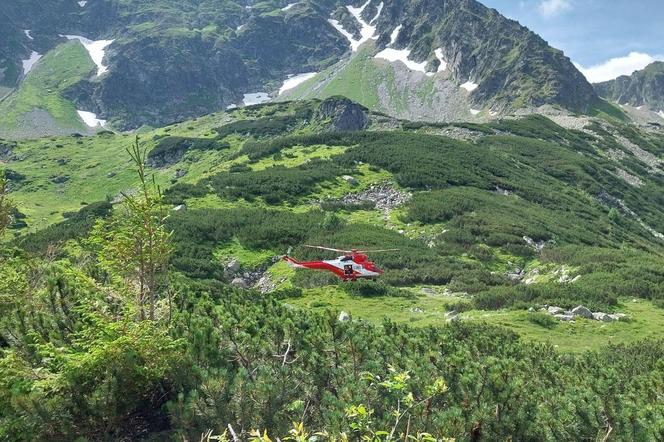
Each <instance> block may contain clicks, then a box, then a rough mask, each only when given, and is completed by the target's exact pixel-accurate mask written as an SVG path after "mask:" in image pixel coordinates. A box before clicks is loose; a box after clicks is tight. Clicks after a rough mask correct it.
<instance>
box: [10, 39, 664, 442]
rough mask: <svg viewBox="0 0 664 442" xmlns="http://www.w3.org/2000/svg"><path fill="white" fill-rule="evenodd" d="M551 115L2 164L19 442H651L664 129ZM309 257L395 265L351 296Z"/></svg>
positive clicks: (375, 119)
mask: <svg viewBox="0 0 664 442" xmlns="http://www.w3.org/2000/svg"><path fill="white" fill-rule="evenodd" d="M69 48H70V49H72V50H76V49H77V48H78V46H77V45H76V44H74V43H71V44H70V47H69ZM551 118H552V119H549V118H546V117H543V116H537V115H529V116H525V117H509V118H503V119H498V120H496V121H493V122H489V123H484V124H473V123H426V122H412V121H406V120H398V119H395V118H393V117H389V116H386V115H384V114H381V113H376V112H373V111H371V110H369V109H367V108H366V107H363V106H361V105H359V104H357V103H354V102H352V101H350V100H348V99H346V98H342V97H331V98H328V99H325V100H301V101H291V102H279V103H268V104H262V105H256V106H247V107H243V108H238V109H233V110H230V111H228V112H220V113H213V114H209V115H206V116H203V117H201V118H197V119H194V120H189V121H184V122H181V123H177V124H173V125H169V126H166V127H163V128H159V129H150V130H143V131H141V132H140V134H138V144H137V149H136V150H131V149H130V147H131V145H132V143H133V142H134V141H135V137H136V135H137V134H134V133H125V134H121V133H113V132H109V131H101V132H99V133H97V134H94V135H85V134H78V135H75V136H58V137H49V138H41V139H36V140H20V141H6V140H3V141H0V166H1V168H2V169H3V170H4V175H5V176H6V177H7V178H8V188H9V194H8V196H9V198H10V199H11V201H13V203H14V205H15V206H16V209H15V210H13V209H12V210H10V211H9V213H11V214H12V218H13V220H12V224H11V225H10V226H9V229H8V232H9V233H8V234H7V235H6V236H5V239H6V240H7V242H3V243H0V263H1V264H2V265H0V313H1V314H0V439H6V440H20V441H22V440H26V441H27V440H35V439H36V440H68V439H72V438H77V437H78V438H84V439H87V440H97V439H104V438H105V439H114V440H137V439H138V440H182V439H183V438H185V439H187V440H197V439H200V438H201V435H203V440H206V436H205V434H208V435H209V434H210V433H206V432H208V431H209V430H211V431H212V434H213V435H221V434H223V433H224V431H225V430H228V431H231V430H232V431H233V432H236V433H237V434H238V435H239V436H238V437H240V438H242V440H244V439H250V438H251V437H252V436H250V435H251V434H254V436H253V437H254V438H255V437H256V436H255V435H256V433H255V432H252V430H253V429H265V430H266V431H268V432H269V434H270V435H272V436H274V435H277V434H282V435H283V434H291V435H294V434H299V435H303V434H304V436H302V437H303V438H304V439H303V440H311V439H310V438H309V436H308V435H307V434H310V433H313V432H314V431H318V430H320V431H321V434H323V435H325V434H328V435H337V434H353V435H356V436H358V437H360V436H361V435H366V436H367V437H369V436H370V435H372V434H374V435H375V434H376V433H377V432H379V433H380V434H383V433H382V429H384V428H387V429H388V431H387V432H386V433H387V434H389V431H393V432H394V433H395V434H399V440H401V438H403V437H405V436H406V434H409V432H411V431H412V432H420V433H422V432H426V433H430V434H434V435H436V437H438V438H442V437H454V438H456V439H457V440H473V439H476V440H502V439H508V438H515V439H520V440H526V439H528V440H588V439H592V438H594V437H596V436H597V435H600V436H601V437H604V436H606V435H607V434H611V435H614V436H612V437H615V440H632V439H634V438H635V437H636V438H637V439H643V440H649V439H652V438H653V437H654V438H655V439H657V438H659V437H660V436H662V434H661V427H660V426H658V425H659V422H662V420H663V419H664V411H663V410H662V409H661V407H658V406H653V404H655V403H656V402H657V401H655V400H653V398H656V397H658V396H659V395H661V394H662V389H661V382H660V379H661V359H662V354H663V350H662V348H663V347H662V345H663V344H662V342H661V336H662V333H664V310H663V306H664V298H663V297H662V293H664V290H662V287H664V274H662V272H661V269H662V265H663V264H664V261H663V260H664V258H663V256H664V236H663V235H662V233H661V232H664V223H663V221H662V220H663V219H664V217H663V216H662V215H663V213H662V212H663V211H664V206H662V204H661V194H662V190H663V187H664V180H663V179H662V172H663V167H664V166H663V164H662V160H661V157H662V155H663V154H664V133H663V132H662V131H661V128H658V127H656V126H650V127H648V129H647V130H645V129H640V128H638V127H637V126H632V125H627V124H625V123H622V122H620V120H617V119H611V118H607V119H602V118H591V117H579V116H575V115H572V114H564V113H559V114H557V115H555V116H552V117H551ZM605 118H606V117H605ZM554 120H555V121H554ZM128 149H129V150H128ZM142 151H145V152H146V158H145V161H144V162H143V161H142V159H141V157H140V155H141V154H140V152H142ZM132 152H133V154H134V155H136V154H138V155H139V161H138V163H137V162H133V161H132V159H131V156H130V153H132ZM139 164H145V165H146V168H147V169H146V174H147V176H146V178H147V179H146V183H147V184H146V187H143V186H142V185H141V182H140V181H139V178H138V176H137V173H136V168H137V167H138V165H139ZM139 170H140V168H139ZM152 176H154V181H152V179H151V178H150V177H152ZM153 182H154V184H155V185H156V186H158V187H159V189H160V191H161V193H162V197H159V196H158V192H157V191H156V190H155V189H154V188H153V187H152V184H151V183H153ZM2 188H3V186H2V185H0V231H1V230H2V228H3V227H4V221H3V220H4V219H5V217H4V215H3V214H5V213H7V210H6V209H7V207H8V206H7V204H6V197H5V195H4V193H3V191H2V190H1V189H2ZM145 189H148V190H147V191H146V190H145ZM150 189H152V190H150ZM144 191H146V192H147V194H148V195H151V196H150V197H149V198H147V199H145V200H143V198H144V197H143V195H145V193H143V192H144ZM161 203H163V204H164V205H163V206H162V205H161ZM152 204H155V205H154V206H152ZM143 207H147V208H148V209H147V210H148V211H149V212H141V211H142V210H144V209H142V208H143ZM151 207H152V208H151ZM136 210H138V211H139V212H136ZM145 213H149V214H150V215H149V216H148V217H147V218H145V217H144V216H142V215H143V214H145ZM137 215H138V218H137V217H136V216H137ZM146 225H148V226H152V227H150V228H149V229H146V228H145V226H146ZM148 232H153V233H150V234H149V235H150V236H149V238H151V239H150V241H146V240H144V238H147V237H144V236H142V235H146V234H148ZM154 232H156V234H155V233H154ZM170 232H172V233H170ZM135 239H136V240H138V242H137V243H134V240H135ZM148 244H158V252H156V253H155V252H154V251H152V249H151V248H150V247H151V246H148ZM305 244H321V245H326V246H333V247H340V248H347V247H353V246H355V247H356V246H362V247H369V248H388V249H392V248H396V249H399V250H398V251H396V252H389V253H383V254H376V255H375V256H372V258H373V259H375V261H376V263H377V264H378V265H379V266H380V267H382V268H383V269H384V270H385V274H384V275H383V276H382V277H381V278H380V280H379V281H377V282H370V281H369V282H357V283H352V284H348V283H345V284H344V283H339V282H338V281H337V280H335V279H334V278H332V277H331V276H329V275H328V274H326V273H314V272H307V271H303V270H295V269H291V268H289V267H287V266H286V264H285V262H284V261H282V260H280V259H279V256H280V255H283V254H284V253H287V252H288V253H290V254H291V255H292V256H295V257H297V258H299V259H318V258H325V257H332V256H333V254H331V255H328V254H326V253H325V252H320V251H314V250H312V249H308V248H306V247H304V245H305ZM136 245H141V247H139V248H136V247H135V246H136ZM145 248H147V250H148V255H142V253H143V252H141V250H143V251H145ZM140 256H147V257H148V260H146V261H140ZM141 262H142V265H139V263H141ZM153 265H154V267H150V266H153ZM145 267H147V268H153V269H154V273H150V275H153V276H150V277H148V278H145V279H140V278H139V275H142V274H143V273H141V272H140V271H138V270H137V269H140V268H145ZM137 272H138V273H137ZM150 278H151V279H150ZM141 281H142V282H143V284H141V283H140V282H141ZM150 281H152V282H150ZM150 284H152V285H150ZM146 286H147V287H153V289H154V291H152V292H150V293H151V294H150V293H148V292H145V291H144V290H145V289H144V287H146ZM153 289H150V290H153ZM579 305H582V306H584V307H585V308H586V309H583V308H579V307H578V306H579ZM572 311H573V312H574V313H572ZM582 314H585V315H586V316H585V317H584V316H582ZM626 398H629V399H626ZM626 401H628V402H629V404H631V405H630V406H626V405H625V404H626ZM403 404H410V405H407V408H406V409H403V408H401V407H402V406H403ZM395 410H399V411H398V414H397V415H402V416H404V418H405V420H401V419H398V420H397V421H396V422H395V420H394V416H395V414H394V413H395ZM497 410H498V411H497ZM560 410H565V413H564V416H561V415H560ZM402 413H403V414H402ZM525 415H528V416H529V418H524V417H523V416H525ZM607 415H610V416H611V417H610V418H609V419H610V423H609V424H608V425H607V418H606V416H607ZM109 422H112V424H110V423H109ZM293 422H296V424H295V428H293V429H292V430H291V428H292V426H293V424H292V423H293ZM300 422H301V424H300ZM533 422H548V423H547V424H546V425H544V424H539V423H537V424H534V423H533ZM582 422H583V423H584V424H583V425H581V424H580V423H582ZM229 424H231V426H230V427H229V426H228V425H229ZM229 428H230V430H229ZM392 428H394V430H391V429H392ZM289 431H291V432H290V433H289ZM320 437H324V438H327V439H329V440H333V439H332V438H333V437H335V436H320ZM340 437H341V436H340ZM422 437H425V436H422ZM209 440H214V439H209ZM222 440H223V438H222ZM386 440H394V439H389V438H386Z"/></svg>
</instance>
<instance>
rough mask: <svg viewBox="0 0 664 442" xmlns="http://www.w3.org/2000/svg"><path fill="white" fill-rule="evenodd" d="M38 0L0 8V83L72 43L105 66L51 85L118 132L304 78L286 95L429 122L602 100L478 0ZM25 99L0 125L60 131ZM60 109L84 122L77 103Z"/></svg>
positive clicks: (21, 76) (535, 40)
mask: <svg viewBox="0 0 664 442" xmlns="http://www.w3.org/2000/svg"><path fill="white" fill-rule="evenodd" d="M41 8H42V3H41V2H36V1H34V0H21V1H20V2H16V3H15V4H12V5H6V6H3V7H2V11H0V13H1V15H0V23H2V24H3V26H2V32H3V34H5V35H4V36H5V38H3V40H2V43H0V68H1V69H0V72H1V74H0V85H2V87H3V88H4V90H5V93H7V92H9V91H10V90H11V89H14V92H13V94H14V95H15V96H16V95H21V94H22V89H24V86H25V83H26V82H27V81H28V80H29V78H30V76H31V75H32V74H33V70H28V69H25V68H24V67H25V66H26V64H25V63H24V61H28V63H31V62H29V60H30V59H31V58H32V59H34V58H35V57H37V56H41V57H43V56H45V55H46V54H47V53H48V52H49V51H53V50H55V49H56V48H58V47H59V46H60V45H62V44H64V43H66V42H68V41H72V40H78V42H79V44H81V45H82V46H83V47H84V48H85V49H86V50H87V52H88V54H89V55H90V58H91V59H92V61H94V63H95V64H96V65H97V69H96V70H89V72H87V74H86V75H84V76H83V78H78V77H73V78H72V79H73V81H71V82H70V83H71V84H68V85H67V86H66V87H62V88H59V90H58V91H54V90H53V88H52V87H45V89H47V90H50V91H51V92H52V93H56V92H57V96H58V99H62V100H66V101H69V102H70V103H73V104H72V106H73V108H75V109H77V110H81V111H85V112H89V113H93V114H95V115H96V118H97V120H104V121H107V122H108V123H109V124H110V125H111V126H112V127H115V128H117V129H131V128H136V127H138V126H141V125H151V126H158V125H162V124H166V123H170V122H173V121H179V120H183V119H186V118H191V117H196V116H200V115H203V114H205V113H209V112H213V111H217V110H220V109H224V108H225V107H227V106H234V105H241V104H243V102H244V103H251V102H252V101H251V100H253V99H255V98H257V97H263V98H262V99H265V98H266V95H265V94H269V95H270V96H272V97H276V96H277V95H279V93H280V92H283V91H284V90H285V89H286V88H287V87H288V88H293V87H294V86H296V85H297V84H298V83H299V82H301V81H302V80H304V79H307V80H308V81H307V82H306V83H305V84H303V85H301V87H300V88H295V89H291V93H292V94H293V95H292V97H319V98H325V97H328V96H332V95H337V93H339V92H344V93H345V95H349V96H350V97H351V98H353V99H356V100H357V101H359V102H361V103H362V104H364V105H365V106H368V107H370V108H372V109H374V110H377V111H381V112H385V113H388V114H390V115H394V116H398V117H400V118H411V119H413V118H423V119H427V120H430V121H450V120H462V119H471V118H473V117H475V116H477V115H480V116H479V117H478V118H480V117H485V118H488V117H490V116H495V115H497V114H501V113H505V112H509V111H512V110H514V109H517V108H523V107H537V106H540V105H544V104H554V105H559V106H561V107H563V108H566V109H569V110H573V111H580V112H585V111H588V110H589V109H590V108H591V107H592V106H594V104H595V103H596V101H597V97H596V95H595V93H594V91H593V89H592V87H591V86H590V85H589V84H588V83H587V82H586V80H585V79H584V77H583V76H582V75H581V74H580V73H579V72H578V71H577V70H576V68H575V67H574V66H573V65H572V63H571V62H570V60H569V59H568V58H567V57H565V56H564V54H563V53H562V52H560V51H558V50H556V49H553V48H551V47H550V46H548V44H547V43H546V42H545V41H544V40H542V39H541V38H540V37H538V36H537V35H536V34H534V33H532V32H531V31H529V30H528V29H526V28H524V27H522V26H520V25H519V24H518V23H516V22H514V21H511V20H508V19H506V18H505V17H503V16H501V15H500V14H499V13H498V12H496V11H495V10H491V9H488V8H486V7H484V6H483V5H481V4H480V3H478V2H476V1H474V0H445V1H434V0H419V1H402V0H389V1H384V2H379V1H378V0H369V1H367V2H366V3H364V4H361V5H360V4H349V5H346V4H342V3H339V2H337V1H332V0H304V1H300V2H295V3H289V4H286V3H285V2H284V1H267V2H253V1H246V2H232V1H228V0H206V1H193V0H188V1H182V2H175V3H173V2H167V1H165V0H159V1H153V2H149V3H146V2H140V1H137V0H131V1H120V0H89V1H87V2H76V1H75V0H71V1H67V0H58V1H57V2H54V3H51V4H49V6H47V7H45V8H43V9H41ZM63 36H69V37H63ZM74 36H77V37H76V38H74ZM393 40H394V41H393ZM55 62H56V63H57V60H56V61H55ZM40 63H41V62H40V61H38V62H37V63H36V64H34V67H35V68H36V67H37V66H39V64H40ZM88 63H89V61H87V62H83V64H84V65H85V64H88ZM31 66H32V65H31ZM314 73H318V75H315V76H314V75H313V74H314ZM300 74H309V75H307V76H302V75H300ZM311 77H313V78H311ZM307 85H308V86H310V87H308V88H307V87H306V86H307ZM23 95H25V94H23ZM28 95H29V94H28ZM286 97H288V94H287V93H286V94H284V98H286ZM16 100H17V98H16V97H14V102H16ZM19 102H20V103H21V104H25V107H30V110H27V111H26V112H24V113H21V115H18V116H16V117H15V118H13V119H12V120H11V121H5V122H3V123H2V125H0V134H3V133H4V134H5V135H6V136H14V137H16V136H26V135H30V134H33V135H39V134H47V133H53V131H52V130H51V128H50V125H49V124H36V125H35V124H31V115H32V114H31V112H33V109H35V108H36V109H40V111H39V112H41V111H46V113H48V114H50V115H51V117H54V115H53V113H54V111H53V109H52V106H51V108H49V104H48V103H46V104H44V103H32V102H28V103H25V102H23V101H22V100H19ZM4 108H7V105H5V106H4ZM42 117H43V115H42ZM54 119H55V120H58V118H56V117H54ZM64 119H65V120H68V121H69V123H71V122H72V121H74V120H77V121H78V122H79V123H80V122H81V119H80V118H79V117H78V116H77V115H76V113H75V112H73V111H71V109H70V110H69V111H68V114H67V117H66V118H64ZM97 120H92V121H93V123H94V122H97ZM26 124H27V126H28V127H27V128H26V127H25V125H26ZM94 125H95V124H93V126H94ZM70 126H71V124H65V125H62V126H61V127H60V132H59V133H64V132H65V131H66V130H69V129H70ZM82 130H83V129H82ZM55 133H58V131H55Z"/></svg>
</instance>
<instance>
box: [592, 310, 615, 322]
mask: <svg viewBox="0 0 664 442" xmlns="http://www.w3.org/2000/svg"><path fill="white" fill-rule="evenodd" d="M593 319H594V320H595V321H601V322H613V321H614V319H613V318H611V316H610V315H607V314H606V313H602V312H594V313H593Z"/></svg>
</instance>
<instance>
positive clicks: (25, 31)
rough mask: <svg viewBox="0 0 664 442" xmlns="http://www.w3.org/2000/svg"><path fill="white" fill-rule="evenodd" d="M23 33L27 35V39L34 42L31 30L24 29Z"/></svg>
mask: <svg viewBox="0 0 664 442" xmlns="http://www.w3.org/2000/svg"><path fill="white" fill-rule="evenodd" d="M23 33H24V34H25V36H26V37H28V38H29V39H30V40H34V38H33V37H32V34H30V29H24V30H23Z"/></svg>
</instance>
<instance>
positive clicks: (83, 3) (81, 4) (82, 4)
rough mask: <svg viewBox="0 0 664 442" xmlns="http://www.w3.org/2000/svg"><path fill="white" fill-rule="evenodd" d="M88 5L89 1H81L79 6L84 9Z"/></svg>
mask: <svg viewBox="0 0 664 442" xmlns="http://www.w3.org/2000/svg"><path fill="white" fill-rule="evenodd" d="M87 4H88V2H87V0H81V1H80V2H78V6H80V7H81V8H84V7H85V5H87Z"/></svg>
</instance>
